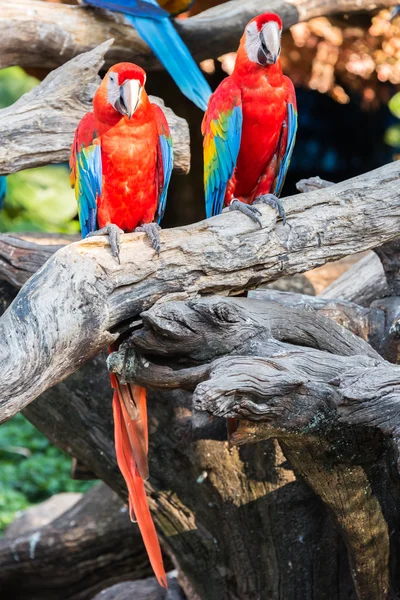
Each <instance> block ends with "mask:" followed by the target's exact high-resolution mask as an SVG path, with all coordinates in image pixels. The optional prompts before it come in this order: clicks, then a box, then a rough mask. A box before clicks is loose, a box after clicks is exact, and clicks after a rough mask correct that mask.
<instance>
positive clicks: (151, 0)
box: [85, 0, 211, 110]
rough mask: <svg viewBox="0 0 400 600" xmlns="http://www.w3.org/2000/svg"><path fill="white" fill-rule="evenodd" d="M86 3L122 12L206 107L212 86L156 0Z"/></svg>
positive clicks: (182, 86) (177, 80)
mask: <svg viewBox="0 0 400 600" xmlns="http://www.w3.org/2000/svg"><path fill="white" fill-rule="evenodd" d="M85 1H86V3H87V4H90V5H93V6H97V7H101V8H107V9H109V10H115V11H118V12H122V13H123V14H124V15H125V17H126V19H127V21H128V22H129V23H131V25H133V27H134V28H135V29H136V30H137V32H138V33H139V35H140V36H141V37H142V38H143V39H144V41H145V42H146V43H147V44H148V46H149V47H150V48H151V49H152V51H153V52H154V54H155V55H156V56H157V58H158V60H159V61H160V62H161V63H162V64H163V65H164V67H165V68H166V70H167V71H168V72H169V74H170V75H171V77H172V78H173V79H174V81H175V83H176V84H177V85H178V87H179V88H180V89H181V91H182V93H183V94H185V96H187V97H188V98H189V99H190V100H192V102H194V103H195V104H196V105H197V106H198V107H199V108H201V109H202V110H206V108H207V103H208V99H209V97H210V96H211V88H210V86H209V85H208V83H207V81H206V80H205V78H204V75H203V74H202V72H201V71H200V69H199V67H198V66H197V64H196V63H195V61H194V60H193V57H192V55H191V54H190V52H189V50H188V48H187V46H186V45H185V43H184V42H183V41H182V39H181V37H180V36H179V34H178V32H177V31H176V29H175V28H174V26H173V24H172V23H171V21H170V17H169V14H168V13H167V12H166V11H165V10H164V9H162V8H161V7H160V6H158V4H157V2H156V0H132V1H131V0H85Z"/></svg>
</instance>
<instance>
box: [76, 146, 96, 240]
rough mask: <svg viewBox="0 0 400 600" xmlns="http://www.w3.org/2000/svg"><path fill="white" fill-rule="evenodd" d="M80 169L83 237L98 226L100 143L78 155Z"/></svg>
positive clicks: (80, 213) (79, 182)
mask: <svg viewBox="0 0 400 600" xmlns="http://www.w3.org/2000/svg"><path fill="white" fill-rule="evenodd" d="M77 169H78V171H79V179H78V185H79V188H78V193H79V200H78V204H79V223H80V225H81V232H82V237H86V236H87V234H88V233H90V232H91V231H95V230H96V228H97V222H96V221H97V198H98V196H100V194H101V186H102V164H101V147H100V144H96V145H93V146H89V147H88V148H84V147H83V146H82V148H81V150H80V151H79V153H78V156H77Z"/></svg>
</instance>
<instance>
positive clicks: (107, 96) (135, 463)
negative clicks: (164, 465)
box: [70, 63, 173, 587]
mask: <svg viewBox="0 0 400 600" xmlns="http://www.w3.org/2000/svg"><path fill="white" fill-rule="evenodd" d="M145 80H146V73H145V72H144V71H143V69H141V68H140V67H138V66H136V65H133V64H131V63H120V64H118V65H115V66H114V67H112V68H111V69H110V70H109V71H108V73H107V74H106V76H105V78H104V79H103V81H102V83H101V85H100V87H99V88H98V90H97V91H96V93H95V96H94V99H93V112H91V113H88V114H86V115H85V116H84V117H83V119H82V120H81V122H80V124H79V125H78V128H77V130H76V133H75V139H74V142H73V145H72V148H71V158H70V167H71V183H72V185H73V186H74V187H75V195H76V198H77V202H78V208H79V221H80V225H81V230H82V235H83V236H84V237H85V236H90V235H100V234H107V235H108V236H109V239H110V244H111V249H112V253H113V255H114V256H116V257H118V259H119V251H120V248H119V236H120V233H121V231H145V232H146V234H147V235H148V237H149V238H150V241H151V242H152V245H153V247H154V249H155V250H156V251H157V252H159V249H160V242H159V234H158V229H159V228H158V225H157V224H156V223H154V219H155V218H156V219H157V221H159V220H160V219H161V218H162V216H163V213H164V210H165V203H166V196H167V189H168V184H169V179H170V176H171V171H172V165H173V154H172V142H171V136H170V132H169V127H168V123H167V120H166V118H165V115H164V113H163V112H162V110H161V108H160V107H159V106H157V105H156V104H152V103H151V102H150V101H149V98H148V96H147V94H146V91H145V89H144V84H145ZM97 227H100V229H99V230H98V231H96V229H97ZM117 346H118V345H117ZM117 346H116V347H117ZM116 347H113V348H112V349H111V350H115V349H116ZM111 385H112V387H113V388H114V396H113V414H114V433H115V449H116V456H117V461H118V465H119V468H120V470H121V473H122V475H123V477H124V479H125V482H126V485H127V488H128V492H129V507H130V515H131V519H132V520H137V523H138V525H139V528H140V531H141V533H142V536H143V541H144V544H145V546H146V549H147V552H148V555H149V558H150V562H151V564H152V567H153V569H154V572H155V574H156V576H157V579H158V581H159V583H160V584H161V585H162V586H164V587H167V582H166V576H165V571H164V567H163V561H162V556H161V550H160V546H159V542H158V538H157V534H156V531H155V527H154V524H153V521H152V518H151V514H150V511H149V507H148V504H147V498H146V492H145V487H144V480H145V479H147V477H148V464H147V452H148V434H147V410H146V391H145V390H144V389H143V388H140V387H138V386H135V385H132V384H122V383H121V382H120V380H119V379H118V377H116V376H115V375H111Z"/></svg>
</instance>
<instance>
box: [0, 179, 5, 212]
mask: <svg viewBox="0 0 400 600" xmlns="http://www.w3.org/2000/svg"><path fill="white" fill-rule="evenodd" d="M6 192H7V180H6V178H5V176H4V175H2V176H0V208H2V207H3V200H4V196H5V195H6Z"/></svg>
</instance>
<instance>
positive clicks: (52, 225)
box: [0, 67, 79, 233]
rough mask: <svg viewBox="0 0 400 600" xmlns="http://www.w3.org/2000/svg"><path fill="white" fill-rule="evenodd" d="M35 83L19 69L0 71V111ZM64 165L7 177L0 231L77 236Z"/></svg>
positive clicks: (75, 208)
mask: <svg viewBox="0 0 400 600" xmlns="http://www.w3.org/2000/svg"><path fill="white" fill-rule="evenodd" d="M38 83H39V81H38V80H37V79H36V78H35V77H30V76H29V75H27V74H26V73H25V71H24V70H23V69H21V68H20V67H10V68H8V69H2V70H1V71H0V109H1V108H6V107H7V106H10V104H13V103H14V102H15V101H16V100H18V98H19V97H20V96H22V94H25V93H26V92H28V91H29V90H31V89H32V88H33V87H35V86H36V85H38ZM76 214H77V207H76V202H75V196H74V192H73V190H72V189H71V187H70V184H69V170H68V166H67V165H50V166H46V167H40V168H38V169H29V170H26V171H21V172H19V173H15V174H13V175H9V176H8V177H7V192H6V196H5V199H4V202H3V208H2V210H0V232H4V231H47V232H55V233H77V232H78V231H79V223H78V221H77V220H74V217H75V216H76Z"/></svg>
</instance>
